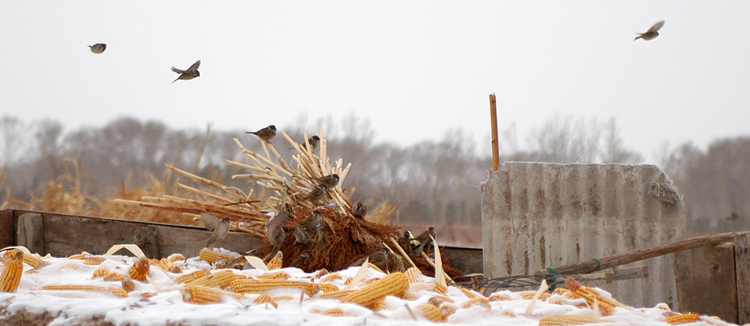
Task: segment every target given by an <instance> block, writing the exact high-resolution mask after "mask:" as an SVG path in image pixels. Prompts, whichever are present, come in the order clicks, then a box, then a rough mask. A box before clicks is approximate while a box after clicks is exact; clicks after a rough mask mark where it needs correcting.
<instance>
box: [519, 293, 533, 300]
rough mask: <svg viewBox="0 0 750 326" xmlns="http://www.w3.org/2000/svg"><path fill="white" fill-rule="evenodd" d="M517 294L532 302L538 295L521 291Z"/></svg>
mask: <svg viewBox="0 0 750 326" xmlns="http://www.w3.org/2000/svg"><path fill="white" fill-rule="evenodd" d="M516 294H518V295H520V296H521V298H523V299H524V300H531V299H533V298H534V296H535V295H536V291H521V292H517V293H516Z"/></svg>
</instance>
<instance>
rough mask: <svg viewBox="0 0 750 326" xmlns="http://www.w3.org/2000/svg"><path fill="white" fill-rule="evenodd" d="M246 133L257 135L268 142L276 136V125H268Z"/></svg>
mask: <svg viewBox="0 0 750 326" xmlns="http://www.w3.org/2000/svg"><path fill="white" fill-rule="evenodd" d="M247 133H248V134H253V135H256V136H258V138H260V139H261V140H263V141H265V142H266V143H270V142H271V139H273V137H276V126H274V125H270V126H268V127H265V128H263V129H261V130H258V131H248V132H247Z"/></svg>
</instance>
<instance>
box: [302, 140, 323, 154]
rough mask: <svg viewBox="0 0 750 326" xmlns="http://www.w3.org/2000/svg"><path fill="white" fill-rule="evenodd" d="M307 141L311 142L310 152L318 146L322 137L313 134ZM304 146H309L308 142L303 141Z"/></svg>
mask: <svg viewBox="0 0 750 326" xmlns="http://www.w3.org/2000/svg"><path fill="white" fill-rule="evenodd" d="M307 142H308V143H310V152H314V151H315V149H316V148H318V143H319V142H320V137H318V136H312V137H310V138H308V139H307ZM302 148H307V144H306V143H302Z"/></svg>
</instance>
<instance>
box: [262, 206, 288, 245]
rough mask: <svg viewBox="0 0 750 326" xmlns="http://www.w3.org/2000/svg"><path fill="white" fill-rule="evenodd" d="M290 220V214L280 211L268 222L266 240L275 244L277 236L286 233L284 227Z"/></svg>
mask: <svg viewBox="0 0 750 326" xmlns="http://www.w3.org/2000/svg"><path fill="white" fill-rule="evenodd" d="M288 219H289V213H287V212H284V211H280V212H278V213H276V215H274V216H273V217H272V218H270V219H269V220H268V222H266V240H268V242H270V243H274V241H275V240H276V234H277V233H279V232H284V229H283V227H284V224H286V220H288ZM284 237H286V235H285V236H284Z"/></svg>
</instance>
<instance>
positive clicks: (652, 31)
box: [633, 20, 664, 41]
mask: <svg viewBox="0 0 750 326" xmlns="http://www.w3.org/2000/svg"><path fill="white" fill-rule="evenodd" d="M662 26H664V21H663V20H662V21H660V22H658V23H656V24H654V26H651V28H649V29H648V31H647V32H645V33H637V34H638V36H636V37H635V39H634V40H633V41H635V40H637V39H639V38H640V39H643V40H644V41H650V40H653V39H655V38H656V37H657V36H659V29H660V28H661V27H662Z"/></svg>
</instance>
